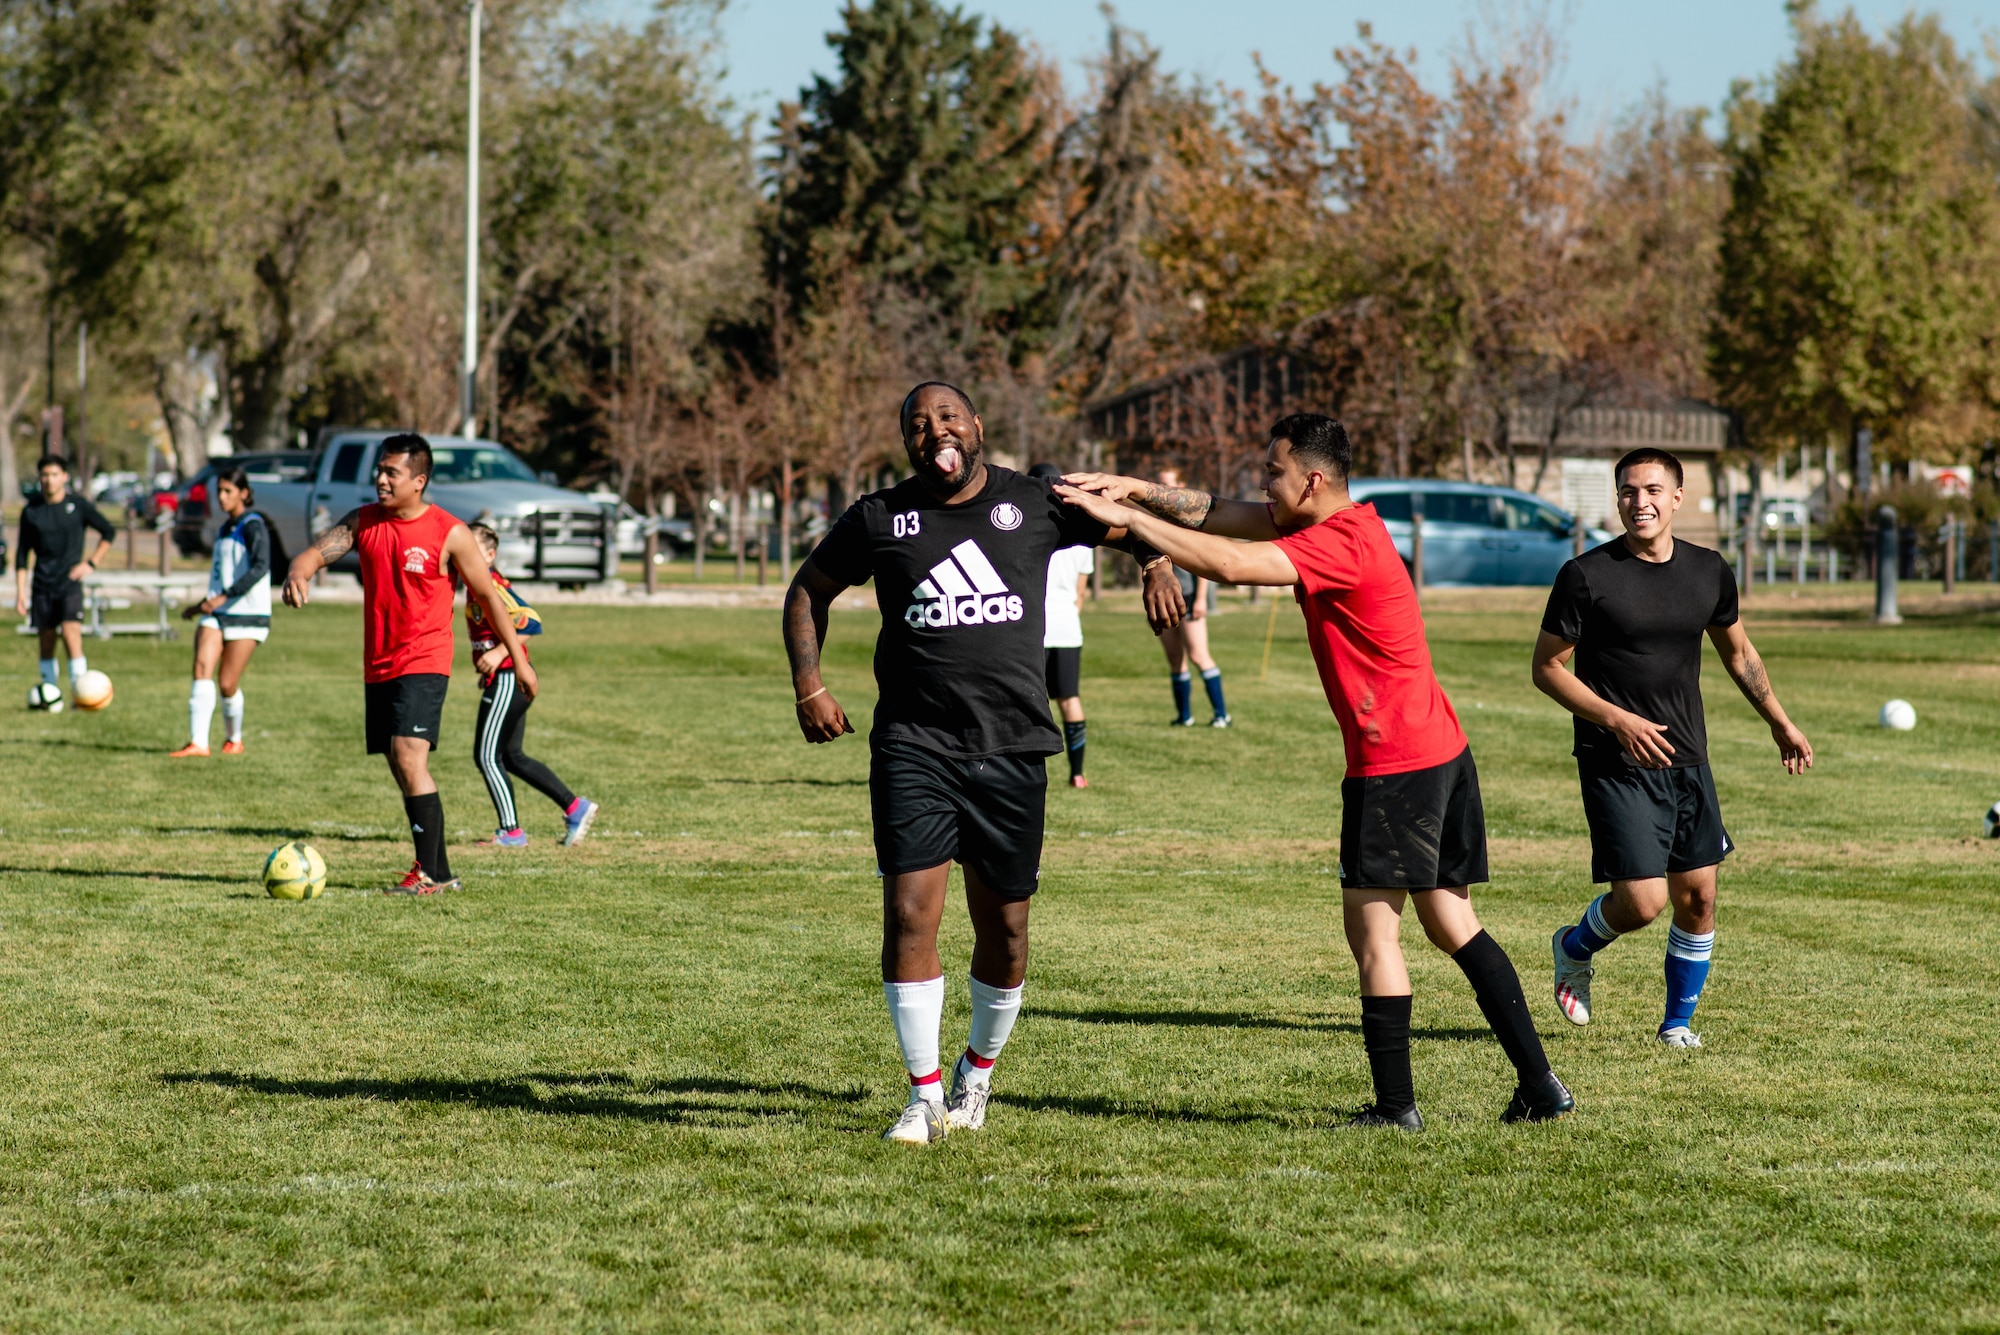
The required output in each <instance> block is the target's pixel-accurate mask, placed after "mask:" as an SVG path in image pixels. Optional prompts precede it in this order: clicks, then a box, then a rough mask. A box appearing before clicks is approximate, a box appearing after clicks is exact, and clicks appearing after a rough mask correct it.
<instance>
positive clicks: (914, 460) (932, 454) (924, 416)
mask: <svg viewBox="0 0 2000 1335" xmlns="http://www.w3.org/2000/svg"><path fill="white" fill-rule="evenodd" d="M984 440H985V434H984V432H983V430H982V429H981V427H980V424H979V417H978V415H977V414H976V413H974V412H973V411H972V409H971V407H970V406H969V405H968V404H967V403H966V402H965V400H963V399H961V398H960V397H959V396H958V395H957V394H955V393H953V392H952V391H951V390H950V389H947V388H945V387H944V386H942V385H928V386H925V387H924V388H923V389H921V390H919V391H917V395H916V398H915V399H914V400H913V401H912V402H911V404H910V406H909V409H908V411H906V412H905V413H904V414H903V448H904V449H905V450H906V451H908V452H909V456H910V467H912V468H914V469H915V470H916V472H917V476H918V477H920V478H922V479H923V480H924V484H925V485H926V486H927V487H929V488H930V489H931V490H933V491H935V492H937V493H939V494H940V495H944V496H949V495H951V494H952V493H953V492H956V491H957V490H958V489H959V488H961V487H963V486H964V485H965V484H966V483H967V482H968V481H969V480H970V479H971V477H972V474H973V472H974V470H976V469H977V468H978V467H979V459H980V453H981V447H982V445H983V443H984Z"/></svg>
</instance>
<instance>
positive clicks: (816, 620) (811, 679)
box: [785, 557, 854, 742]
mask: <svg viewBox="0 0 2000 1335" xmlns="http://www.w3.org/2000/svg"><path fill="white" fill-rule="evenodd" d="M846 587H847V586H846V585H845V584H842V583H841V582H840V581H839V580H836V579H834V578H833V577H832V576H830V575H828V574H827V573H826V572H824V571H822V570H821V569H820V568H819V567H818V566H817V565H815V564H814V563H813V559H812V558H811V557H807V558H806V559H805V561H804V562H803V563H802V564H801V565H800V566H799V572H798V574H796V575H794V576H792V587H791V588H789V589H787V590H785V656H786V657H787V658H789V659H790V660H791V663H792V699H794V700H796V701H797V702H798V703H797V706H796V708H797V711H798V716H799V731H800V732H802V733H804V734H805V739H806V740H807V741H809V742H830V741H832V740H833V739H834V738H836V737H839V736H840V735H842V734H843V733H849V732H853V731H854V725H853V724H852V723H849V722H848V721H847V714H846V712H845V711H843V710H842V709H841V707H840V702H839V701H838V700H835V699H834V698H833V692H832V691H830V690H828V689H827V687H826V683H825V682H823V681H821V680H820V677H819V651H820V646H821V645H823V644H825V643H826V612H827V609H828V608H829V607H831V606H832V605H833V600H834V599H835V598H837V597H839V596H840V591H841V590H842V589H845V588H846Z"/></svg>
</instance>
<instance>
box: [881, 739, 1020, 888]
mask: <svg viewBox="0 0 2000 1335" xmlns="http://www.w3.org/2000/svg"><path fill="white" fill-rule="evenodd" d="M1048 796H1049V773H1048V765H1047V761H1046V758H1045V757H1042V756H1032V755H1029V756H1024V755H1000V756H981V757H978V758H971V757H964V756H948V755H945V754H943V753H941V752H937V751H932V750H928V749H927V748H925V747H921V746H915V745H912V744H911V743H909V742H877V743H876V744H875V747H874V753H873V755H872V757H871V759H870V761H869V764H868V805H869V808H870V812H871V814H872V815H873V816H874V822H875V864H876V866H877V867H878V868H879V869H880V870H881V872H882V874H883V875H884V876H898V875H901V874H903V873H904V872H912V871H922V870H923V869H924V868H926V867H936V866H939V865H941V864H943V863H946V862H957V863H959V864H960V865H961V866H963V867H966V868H967V869H969V870H971V871H973V872H976V873H977V874H978V876H979V879H980V880H981V881H982V882H984V883H985V885H986V888H987V889H989V890H991V891H993V892H994V893H995V894H997V895H999V896H1000V897H1001V898H1003V899H1026V898H1027V897H1028V896H1030V895H1032V894H1034V893H1035V886H1036V883H1037V882H1038V881H1039V880H1040V878H1041V874H1042V820H1043V816H1044V813H1045V811H1046V808H1047V805H1048Z"/></svg>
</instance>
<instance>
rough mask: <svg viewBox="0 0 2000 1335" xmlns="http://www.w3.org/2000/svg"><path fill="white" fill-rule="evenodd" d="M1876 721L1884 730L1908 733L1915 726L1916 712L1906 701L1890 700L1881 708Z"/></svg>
mask: <svg viewBox="0 0 2000 1335" xmlns="http://www.w3.org/2000/svg"><path fill="white" fill-rule="evenodd" d="M1876 721H1877V722H1878V723H1880V724H1881V725H1882V726H1883V727H1885V728H1893V729H1895V730H1896V731H1897V732H1908V731H1909V730H1910V729H1912V728H1914V727H1916V726H1917V711H1916V708H1915V707H1914V706H1913V705H1911V704H1910V702H1909V701H1908V700H1891V701H1890V702H1889V703H1888V704H1886V705H1883V706H1882V714H1881V717H1880V718H1879V719H1877V720H1876Z"/></svg>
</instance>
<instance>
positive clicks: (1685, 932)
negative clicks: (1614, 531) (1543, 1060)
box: [1533, 449, 1812, 1048]
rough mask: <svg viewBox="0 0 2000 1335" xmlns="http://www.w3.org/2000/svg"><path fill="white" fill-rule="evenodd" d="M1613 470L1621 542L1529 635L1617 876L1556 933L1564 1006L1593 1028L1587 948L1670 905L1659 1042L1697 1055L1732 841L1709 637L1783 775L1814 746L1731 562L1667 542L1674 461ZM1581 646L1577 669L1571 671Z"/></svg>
mask: <svg viewBox="0 0 2000 1335" xmlns="http://www.w3.org/2000/svg"><path fill="white" fill-rule="evenodd" d="M1615 476H1616V478H1617V481H1618V515H1619V518H1620V519H1621V520H1622V521H1623V523H1624V526H1625V535H1624V536H1623V537H1621V538H1618V539H1615V540H1614V541H1611V542H1608V543H1606V544H1604V546H1602V547H1598V548H1595V549H1594V550H1592V551H1589V552H1586V553H1584V554H1583V555H1582V556H1579V557H1577V558H1576V559H1575V560H1574V561H1571V562H1569V563H1568V564H1566V565H1564V566H1563V568H1562V571H1561V573H1560V574H1558V575H1557V576H1556V583H1555V588H1554V589H1553V590H1552V591H1551V592H1550V594H1549V606H1548V611H1547V613H1546V614H1545V615H1544V616H1543V618H1542V633H1541V637H1540V638H1539V639H1538V640H1537V641H1536V644H1535V664H1534V674H1533V675H1534V681H1535V685H1536V686H1538V687H1540V688H1541V689H1542V690H1543V691H1545V692H1546V693H1547V694H1549V695H1550V696H1552V697H1553V698H1554V699H1555V700H1556V701H1557V702H1558V703H1559V704H1561V705H1562V706H1563V707H1564V708H1566V709H1568V710H1569V711H1570V712H1571V713H1572V714H1574V715H1576V764H1577V771H1578V774H1579V776H1580V778H1581V779H1582V783H1583V814H1584V819H1585V821H1586V822H1587V823H1588V824H1589V826H1590V845H1591V879H1593V880H1595V881H1596V882H1598V883H1599V884H1603V883H1604V882H1606V881H1609V882H1610V883H1611V891H1610V893H1608V894H1604V895H1600V896H1598V898H1597V899H1596V900H1594V901H1593V902H1592V903H1591V905H1590V907H1589V909H1588V910H1587V911H1586V912H1585V913H1584V915H1583V919H1582V921H1580V922H1578V923H1577V924H1576V925H1575V926H1571V927H1563V928H1559V929H1558V930H1557V931H1556V934H1555V940H1554V943H1553V949H1554V952H1555V994H1556V1006H1557V1008H1558V1009H1560V1010H1561V1011H1562V1013H1563V1018H1565V1019H1567V1020H1568V1021H1570V1023H1572V1024H1588V1023H1590V980H1591V977H1592V974H1593V972H1594V970H1593V968H1592V966H1591V959H1592V957H1593V956H1594V955H1595V954H1596V952H1598V951H1600V950H1602V949H1604V948H1605V947H1606V946H1608V945H1610V944H1611V943H1612V942H1613V941H1615V940H1616V939H1617V938H1618V937H1619V935H1620V934H1622V933H1625V932H1636V931H1638V930H1639V929H1640V928H1642V927H1644V926H1645V925H1646V924H1648V923H1650V922H1651V921H1653V919H1654V918H1656V917H1658V916H1659V915H1660V912H1661V910H1662V909H1664V908H1666V906H1667V904H1668V903H1669V902H1670V901H1671V903H1672V904H1673V907H1674V918H1673V927H1672V929H1671V930H1670V931H1669V932H1668V934H1667V963H1666V975H1667V1009H1666V1019H1665V1020H1664V1021H1663V1022H1662V1023H1661V1025H1660V1028H1659V1034H1658V1036H1659V1040H1660V1042H1662V1043H1664V1044H1666V1045H1667V1046H1669V1047H1676V1048H1698V1047H1700V1046H1701V1039H1700V1038H1699V1037H1697V1036H1696V1034H1695V1032H1694V1030H1693V1028H1692V1027H1691V1024H1692V1021H1693V1019H1694V1008H1695V1004H1696V1003H1697V1002H1699V1001H1700V1000H1701V989H1702V986H1703V984H1704V983H1706V982H1707V980H1708V965H1709V956H1710V954H1711V952H1712V951H1713V950H1714V946H1715V871H1716V867H1717V866H1718V865H1719V864H1720V863H1721V862H1722V859H1723V858H1724V857H1725V856H1727V855H1728V853H1729V850H1730V843H1729V836H1728V834H1726V833H1725V832H1724V831H1723V828H1722V809H1721V806H1720V804H1719V803H1718V802H1717V801H1716V796H1715V780H1714V778H1713V777H1711V775H1710V774H1709V769H1708V727H1707V724H1706V722H1705V720H1704V719H1703V717H1702V708H1701V640H1702V636H1703V635H1704V634H1706V635H1707V636H1708V638H1709V639H1710V640H1712V641H1714V643H1715V648H1716V652H1717V653H1718V654H1719V655H1720V656H1721V658H1722V666H1723V669H1724V670H1725V671H1726V672H1728V673H1729V675H1730V677H1732V678H1733V679H1734V680H1735V682H1736V684H1737V686H1738V687H1739V688H1740V689H1741V690H1742V692H1743V694H1744V695H1745V696H1746V697H1747V698H1748V699H1749V701H1750V703H1751V705H1752V706H1753V707H1754V708H1755V709H1756V710H1757V712H1758V713H1759V714H1761V715H1763V717H1764V721H1765V722H1766V723H1767V724H1769V725H1770V728H1771V736H1772V738H1773V739H1774V740H1775V741H1776V742H1777V744H1778V757H1779V759H1780V760H1782V761H1783V762H1784V766H1785V769H1786V770H1787V771H1789V772H1791V773H1793V774H1803V773H1804V772H1805V771H1806V770H1807V769H1810V768H1811V767H1812V745H1811V743H1809V742H1808V741H1806V737H1805V734H1804V733H1802V732H1800V731H1799V730H1798V729H1797V728H1796V727H1794V726H1793V725H1792V721H1791V720H1790V719H1789V718H1787V717H1786V716H1785V711H1784V709H1783V708H1782V707H1781V706H1780V705H1779V704H1778V697H1777V696H1776V695H1775V694H1773V693H1772V690H1771V683H1770V680H1769V679H1768V678H1767V677H1766V676H1765V675H1764V664H1763V661H1762V660H1761V659H1759V658H1758V657H1757V651H1756V649H1754V648H1753V647H1751V644H1750V638H1749V636H1747V635H1745V634H1744V633H1743V623H1742V621H1741V620H1740V619H1739V618H1738V616H1737V610H1736V577H1735V575H1734V574H1733V573H1732V572H1731V570H1730V569H1729V563H1728V562H1727V561H1725V560H1723V559H1722V556H1721V555H1720V554H1719V553H1717V552H1714V551H1711V550H1710V549H1708V548H1706V547H1697V546H1695V545H1694V544H1692V543H1687V542H1681V541H1679V540H1678V539H1676V538H1675V537H1674V529H1673V521H1674V512H1675V511H1677V510H1678V509H1680V504H1681V464H1680V460H1678V459H1676V458H1674V456H1673V455H1671V454H1668V453H1667V452H1666V451H1665V450H1655V449H1640V450H1634V451H1633V452H1632V453H1630V454H1628V455H1626V456H1625V457H1624V458H1623V459H1621V460H1619V461H1618V468H1617V472H1616V474H1615ZM1572 654H1574V655H1575V658H1576V673H1575V675H1574V676H1572V675H1571V674H1570V673H1569V672H1567V671H1565V670H1564V666H1565V665H1566V664H1567V663H1568V662H1569V660H1570V657H1571V655H1572Z"/></svg>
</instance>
